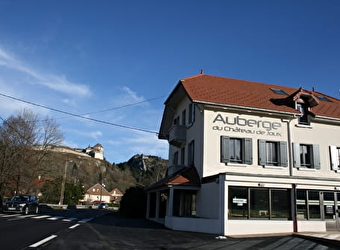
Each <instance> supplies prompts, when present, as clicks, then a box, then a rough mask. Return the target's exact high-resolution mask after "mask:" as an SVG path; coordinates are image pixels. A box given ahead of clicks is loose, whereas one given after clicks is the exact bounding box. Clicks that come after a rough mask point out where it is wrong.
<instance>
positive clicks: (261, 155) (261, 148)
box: [258, 140, 266, 166]
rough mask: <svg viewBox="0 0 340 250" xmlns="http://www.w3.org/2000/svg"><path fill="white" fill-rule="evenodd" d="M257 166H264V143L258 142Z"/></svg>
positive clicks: (263, 141) (262, 141)
mask: <svg viewBox="0 0 340 250" xmlns="http://www.w3.org/2000/svg"><path fill="white" fill-rule="evenodd" d="M258 151H259V165H261V166H265V165H266V141H265V140H259V150H258Z"/></svg>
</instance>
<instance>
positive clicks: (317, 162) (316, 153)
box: [312, 144, 321, 169]
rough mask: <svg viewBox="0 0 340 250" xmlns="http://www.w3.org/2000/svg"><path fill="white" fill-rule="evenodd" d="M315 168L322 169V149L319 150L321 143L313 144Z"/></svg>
mask: <svg viewBox="0 0 340 250" xmlns="http://www.w3.org/2000/svg"><path fill="white" fill-rule="evenodd" d="M312 164H313V168H315V169H320V168H321V163H320V151H319V145H316V144H314V145H313V163H312Z"/></svg>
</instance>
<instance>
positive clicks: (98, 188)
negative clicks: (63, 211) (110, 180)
mask: <svg viewBox="0 0 340 250" xmlns="http://www.w3.org/2000/svg"><path fill="white" fill-rule="evenodd" d="M84 201H85V202H88V203H96V202H106V203H110V202H111V194H110V192H109V191H107V190H106V189H105V187H104V186H103V185H100V184H99V183H97V184H95V185H94V186H92V187H90V188H89V189H88V190H86V192H85V197H84Z"/></svg>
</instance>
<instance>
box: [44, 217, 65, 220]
mask: <svg viewBox="0 0 340 250" xmlns="http://www.w3.org/2000/svg"><path fill="white" fill-rule="evenodd" d="M63 218H65V217H63V216H56V217H50V218H47V219H48V220H59V219H63Z"/></svg>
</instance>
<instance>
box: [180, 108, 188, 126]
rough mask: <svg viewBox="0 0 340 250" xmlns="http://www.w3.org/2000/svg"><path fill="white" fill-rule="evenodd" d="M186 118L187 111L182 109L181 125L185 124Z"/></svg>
mask: <svg viewBox="0 0 340 250" xmlns="http://www.w3.org/2000/svg"><path fill="white" fill-rule="evenodd" d="M186 119H187V111H186V110H185V109H184V110H183V111H182V124H181V125H183V126H185V125H186Z"/></svg>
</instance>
